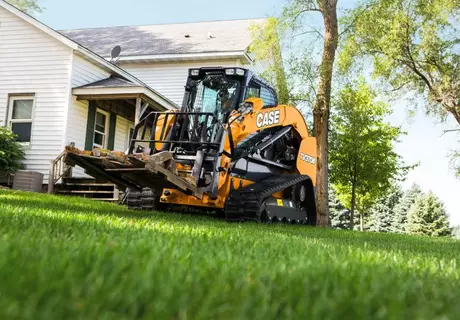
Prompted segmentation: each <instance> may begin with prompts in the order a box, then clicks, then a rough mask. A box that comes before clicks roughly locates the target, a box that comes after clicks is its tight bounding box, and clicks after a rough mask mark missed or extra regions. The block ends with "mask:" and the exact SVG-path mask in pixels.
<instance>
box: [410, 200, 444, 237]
mask: <svg viewBox="0 0 460 320" xmlns="http://www.w3.org/2000/svg"><path fill="white" fill-rule="evenodd" d="M407 231H408V233H410V234H417V235H427V236H431V237H445V236H450V235H451V232H452V230H451V229H450V227H449V217H448V215H447V213H446V210H445V208H444V204H443V203H442V202H441V201H440V200H439V199H438V198H437V197H436V196H435V195H434V194H433V193H432V192H429V193H428V194H426V195H423V196H421V197H418V198H417V200H416V201H415V203H414V204H413V205H412V207H411V209H410V211H409V218H408V225H407Z"/></svg>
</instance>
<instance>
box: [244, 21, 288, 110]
mask: <svg viewBox="0 0 460 320" xmlns="http://www.w3.org/2000/svg"><path fill="white" fill-rule="evenodd" d="M250 31H251V33H252V43H251V45H250V47H249V52H250V54H251V55H252V56H253V58H254V59H255V63H256V64H263V65H264V66H266V70H264V72H263V73H262V74H260V75H259V76H261V77H262V78H265V79H266V80H267V81H268V82H270V83H272V84H273V85H274V86H275V88H276V91H277V94H278V101H279V103H280V104H286V103H288V102H289V90H288V86H287V83H286V75H285V70H284V64H283V57H282V52H281V46H280V34H281V35H282V34H283V32H284V28H283V26H281V25H280V22H279V20H278V19H276V18H273V17H272V18H269V19H267V22H266V23H265V24H253V25H252V26H251V27H250Z"/></svg>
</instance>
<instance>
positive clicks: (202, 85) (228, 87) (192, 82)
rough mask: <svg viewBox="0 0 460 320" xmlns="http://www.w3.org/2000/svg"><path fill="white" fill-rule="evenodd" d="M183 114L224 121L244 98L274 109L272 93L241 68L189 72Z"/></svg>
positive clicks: (251, 74)
mask: <svg viewBox="0 0 460 320" xmlns="http://www.w3.org/2000/svg"><path fill="white" fill-rule="evenodd" d="M185 89H186V93H185V96H184V101H183V104H182V111H183V112H209V113H212V114H214V116H215V117H216V118H218V119H219V120H220V121H222V122H226V120H227V117H228V115H229V114H230V112H231V111H232V110H235V109H237V108H238V106H239V105H240V104H241V103H242V102H244V101H245V100H246V99H248V98H253V97H256V98H262V100H263V101H264V105H265V106H276V105H277V104H278V99H277V95H276V92H275V90H274V89H273V87H271V86H270V85H269V84H268V83H266V82H265V81H263V80H262V79H260V78H258V77H256V76H255V75H254V74H253V73H252V72H251V71H250V70H248V69H244V68H223V67H212V68H200V69H190V70H189V77H188V80H187V84H186V86H185Z"/></svg>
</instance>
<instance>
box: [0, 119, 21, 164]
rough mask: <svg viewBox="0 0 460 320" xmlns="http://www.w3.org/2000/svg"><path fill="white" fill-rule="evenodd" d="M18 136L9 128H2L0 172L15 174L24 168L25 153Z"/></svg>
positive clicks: (0, 129)
mask: <svg viewBox="0 0 460 320" xmlns="http://www.w3.org/2000/svg"><path fill="white" fill-rule="evenodd" d="M16 137H17V136H16V135H15V134H14V133H13V132H11V130H10V129H9V128H7V127H0V172H2V173H13V172H15V171H17V170H19V169H22V168H23V165H22V163H21V161H22V160H24V151H23V150H22V147H21V145H20V144H19V143H18V142H17V141H16Z"/></svg>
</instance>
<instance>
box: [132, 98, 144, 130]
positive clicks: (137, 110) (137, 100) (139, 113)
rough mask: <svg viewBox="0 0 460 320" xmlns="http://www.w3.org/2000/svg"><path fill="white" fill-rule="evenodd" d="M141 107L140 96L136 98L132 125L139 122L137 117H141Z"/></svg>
mask: <svg viewBox="0 0 460 320" xmlns="http://www.w3.org/2000/svg"><path fill="white" fill-rule="evenodd" d="M141 107H142V99H141V98H140V97H137V98H136V113H135V114H134V126H136V125H137V124H138V123H139V120H140V119H139V118H140V117H141Z"/></svg>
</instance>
